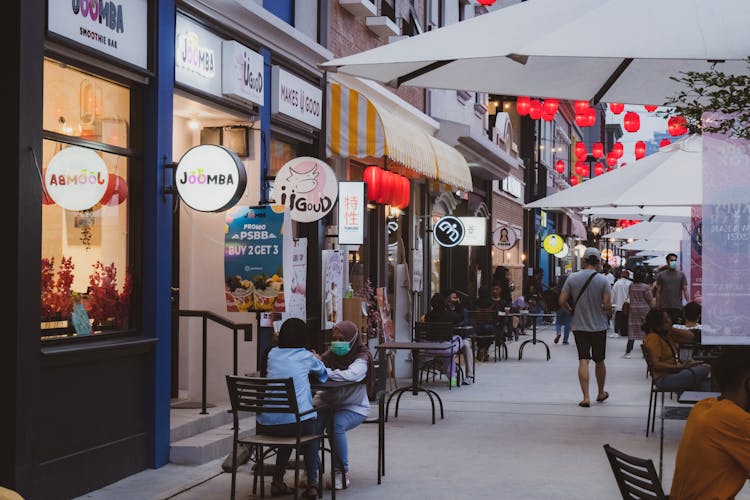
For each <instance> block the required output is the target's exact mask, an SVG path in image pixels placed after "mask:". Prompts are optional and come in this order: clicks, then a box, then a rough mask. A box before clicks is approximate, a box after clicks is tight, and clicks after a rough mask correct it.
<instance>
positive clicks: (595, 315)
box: [563, 269, 610, 332]
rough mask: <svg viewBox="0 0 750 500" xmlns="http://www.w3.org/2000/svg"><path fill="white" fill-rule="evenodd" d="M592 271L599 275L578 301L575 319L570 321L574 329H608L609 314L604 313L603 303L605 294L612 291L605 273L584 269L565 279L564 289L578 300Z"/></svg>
mask: <svg viewBox="0 0 750 500" xmlns="http://www.w3.org/2000/svg"><path fill="white" fill-rule="evenodd" d="M591 273H596V274H597V276H594V278H593V279H592V280H591V283H589V286H587V287H586V290H584V291H583V295H582V296H581V298H580V299H578V302H576V308H575V312H574V313H573V320H572V321H571V322H570V329H571V330H573V331H581V332H604V331H606V330H607V323H608V321H607V315H606V314H605V313H604V309H603V308H602V304H604V295H605V294H609V293H610V286H609V281H608V280H607V278H606V277H605V276H604V275H603V274H601V273H597V272H596V271H595V270H593V269H582V270H580V271H577V272H575V273H573V274H571V275H570V276H569V277H568V279H567V280H565V284H564V285H563V290H567V291H568V293H569V294H570V296H571V300H576V298H578V294H579V293H580V291H581V289H582V288H583V285H584V284H585V283H586V280H588V279H589V276H591Z"/></svg>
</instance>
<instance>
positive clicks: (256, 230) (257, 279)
mask: <svg viewBox="0 0 750 500" xmlns="http://www.w3.org/2000/svg"><path fill="white" fill-rule="evenodd" d="M284 208H285V207H284V206H283V205H264V206H259V207H248V206H236V207H234V208H232V209H230V210H229V211H227V219H226V228H225V238H224V273H225V276H226V280H225V292H226V293H225V296H226V302H227V311H229V312H232V311H240V312H243V311H248V312H249V311H255V312H283V311H284V260H283V258H284V231H285V229H287V228H288V229H289V230H290V231H291V224H289V223H288V221H289V215H288V213H289V212H288V211H285V209H284Z"/></svg>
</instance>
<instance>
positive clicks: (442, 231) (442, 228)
mask: <svg viewBox="0 0 750 500" xmlns="http://www.w3.org/2000/svg"><path fill="white" fill-rule="evenodd" d="M465 231H466V230H465V229H464V223H463V222H461V219H459V218H458V217H454V216H452V215H446V216H444V217H441V218H440V219H438V221H437V222H436V223H435V227H434V228H433V230H432V234H433V235H434V236H435V240H436V241H437V242H438V244H440V246H444V247H448V248H450V247H455V246H456V245H458V244H460V243H461V241H463V239H464V234H465Z"/></svg>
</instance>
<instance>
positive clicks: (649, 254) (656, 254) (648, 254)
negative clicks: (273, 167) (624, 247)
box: [635, 250, 670, 258]
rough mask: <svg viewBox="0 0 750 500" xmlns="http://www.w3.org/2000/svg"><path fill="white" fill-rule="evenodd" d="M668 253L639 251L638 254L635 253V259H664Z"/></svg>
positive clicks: (662, 251) (663, 251) (664, 251)
mask: <svg viewBox="0 0 750 500" xmlns="http://www.w3.org/2000/svg"><path fill="white" fill-rule="evenodd" d="M668 253H670V252H668V251H666V250H641V251H640V252H636V253H635V256H636V257H662V258H664V257H665V256H666V255H667V254H668Z"/></svg>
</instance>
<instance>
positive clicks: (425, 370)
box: [414, 321, 464, 390]
mask: <svg viewBox="0 0 750 500" xmlns="http://www.w3.org/2000/svg"><path fill="white" fill-rule="evenodd" d="M455 326H456V325H455V324H454V323H448V322H439V321H430V322H428V321H417V322H415V323H414V341H415V342H450V347H448V346H446V349H449V348H450V351H449V352H448V353H442V352H441V353H435V352H430V351H425V358H426V359H425V360H424V361H423V362H422V365H421V366H420V367H419V378H420V382H421V380H422V375H423V374H425V375H426V376H427V378H428V379H429V376H430V374H431V375H432V377H433V380H434V379H435V377H436V376H439V375H442V374H443V371H442V365H443V363H444V362H445V360H446V359H450V358H453V359H454V360H455V359H456V355H457V354H459V353H458V342H457V341H456V340H455V339H454V336H455V334H454V332H453V330H454V328H455ZM421 356H422V355H421V354H420V357H421ZM449 365H450V370H449V373H448V390H450V389H451V388H452V384H451V382H452V380H453V376H454V375H455V376H456V379H457V381H458V384H457V385H458V386H460V385H461V381H462V379H463V376H464V374H463V369H462V368H461V357H460V356H458V361H457V362H456V363H453V362H451V363H449ZM454 365H455V367H456V373H455V374H454V373H453V367H454Z"/></svg>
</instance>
